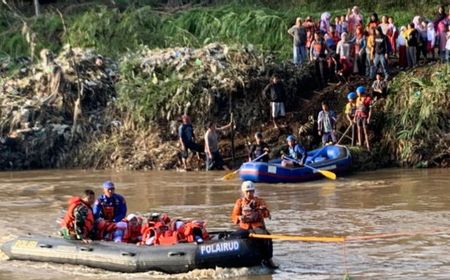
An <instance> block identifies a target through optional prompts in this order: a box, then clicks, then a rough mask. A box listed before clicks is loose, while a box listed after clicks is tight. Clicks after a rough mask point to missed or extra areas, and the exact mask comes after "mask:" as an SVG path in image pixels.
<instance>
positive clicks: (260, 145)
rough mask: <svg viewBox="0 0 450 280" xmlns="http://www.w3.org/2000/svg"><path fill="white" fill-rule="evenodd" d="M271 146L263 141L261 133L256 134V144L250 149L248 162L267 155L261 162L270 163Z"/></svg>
mask: <svg viewBox="0 0 450 280" xmlns="http://www.w3.org/2000/svg"><path fill="white" fill-rule="evenodd" d="M269 151H270V150H269V145H267V143H266V142H264V140H263V135H262V133H261V132H256V133H255V144H253V145H252V146H251V147H250V151H249V155H248V161H252V160H253V159H255V158H257V157H260V156H261V155H262V154H264V153H266V155H265V156H263V157H262V158H261V159H260V160H259V161H263V162H268V161H269Z"/></svg>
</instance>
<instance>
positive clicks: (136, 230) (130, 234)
mask: <svg viewBox="0 0 450 280" xmlns="http://www.w3.org/2000/svg"><path fill="white" fill-rule="evenodd" d="M137 219H138V221H137V223H136V224H132V223H130V221H128V220H126V219H123V221H124V222H126V223H127V228H126V230H125V232H124V234H123V237H122V242H125V243H138V242H140V241H141V240H142V234H141V230H142V219H141V218H137Z"/></svg>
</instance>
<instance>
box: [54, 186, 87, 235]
mask: <svg viewBox="0 0 450 280" xmlns="http://www.w3.org/2000/svg"><path fill="white" fill-rule="evenodd" d="M94 201H95V193H94V191H93V190H90V189H87V190H85V191H84V193H83V196H82V197H78V196H74V197H72V198H71V199H70V200H69V208H68V209H67V212H66V214H65V216H64V219H63V220H62V221H61V226H62V228H61V230H60V234H61V235H62V236H63V237H64V238H65V239H77V240H81V241H82V242H83V243H90V242H91V237H90V235H91V232H92V230H93V228H94V214H93V212H92V208H91V205H92V204H93V203H94Z"/></svg>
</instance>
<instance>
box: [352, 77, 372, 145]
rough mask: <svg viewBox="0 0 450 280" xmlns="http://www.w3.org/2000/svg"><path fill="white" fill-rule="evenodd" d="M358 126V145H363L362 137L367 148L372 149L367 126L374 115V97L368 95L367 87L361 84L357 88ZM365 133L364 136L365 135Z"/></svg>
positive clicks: (356, 113) (356, 116)
mask: <svg viewBox="0 0 450 280" xmlns="http://www.w3.org/2000/svg"><path fill="white" fill-rule="evenodd" d="M356 94H357V95H358V97H357V98H356V112H355V118H356V126H357V128H358V142H357V144H358V146H361V145H362V139H363V138H364V141H365V143H366V147H367V150H369V151H370V145H369V134H368V132H367V129H368V128H367V126H368V124H369V123H370V117H371V116H372V98H371V97H370V96H367V95H366V88H365V87H363V86H359V87H358V88H357V89H356ZM363 133H364V137H363Z"/></svg>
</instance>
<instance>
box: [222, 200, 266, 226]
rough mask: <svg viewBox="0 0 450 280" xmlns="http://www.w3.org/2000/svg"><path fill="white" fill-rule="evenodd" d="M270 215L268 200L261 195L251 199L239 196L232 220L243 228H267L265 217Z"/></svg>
mask: <svg viewBox="0 0 450 280" xmlns="http://www.w3.org/2000/svg"><path fill="white" fill-rule="evenodd" d="M268 217H270V212H269V210H268V209H267V206H266V202H265V201H264V200H263V199H262V198H259V197H254V198H253V199H251V200H249V199H247V198H245V197H243V198H239V199H238V200H236V203H235V204H234V208H233V212H232V213H231V220H232V222H233V224H236V225H239V227H240V228H241V229H245V230H249V229H255V228H263V229H264V228H265V227H266V226H265V224H264V218H268Z"/></svg>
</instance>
